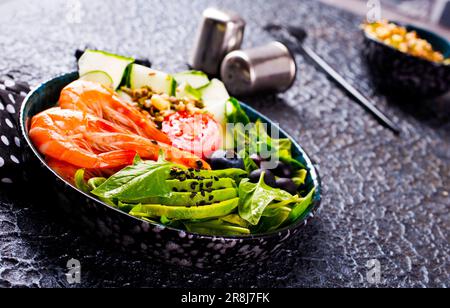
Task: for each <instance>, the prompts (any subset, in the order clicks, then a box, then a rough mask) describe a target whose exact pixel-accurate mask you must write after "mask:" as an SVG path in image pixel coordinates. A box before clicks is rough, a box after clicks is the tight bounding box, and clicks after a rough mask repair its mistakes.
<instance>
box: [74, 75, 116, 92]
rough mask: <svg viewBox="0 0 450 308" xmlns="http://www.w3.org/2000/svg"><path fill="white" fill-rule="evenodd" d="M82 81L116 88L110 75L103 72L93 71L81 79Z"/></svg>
mask: <svg viewBox="0 0 450 308" xmlns="http://www.w3.org/2000/svg"><path fill="white" fill-rule="evenodd" d="M80 80H86V81H93V82H98V83H100V84H102V85H104V86H105V87H108V88H112V89H113V88H114V81H113V79H112V78H111V76H109V74H108V73H106V72H103V71H92V72H89V73H86V74H84V75H83V76H81V77H80Z"/></svg>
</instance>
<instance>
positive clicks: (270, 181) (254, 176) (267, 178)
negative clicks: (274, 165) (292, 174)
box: [249, 169, 277, 187]
mask: <svg viewBox="0 0 450 308" xmlns="http://www.w3.org/2000/svg"><path fill="white" fill-rule="evenodd" d="M263 172H265V174H264V183H266V184H267V185H269V186H270V187H277V183H276V180H275V176H274V175H273V173H272V172H271V171H270V170H262V169H258V170H255V171H253V172H252V173H250V176H249V179H250V182H252V183H258V182H259V179H260V178H261V174H262V173H263Z"/></svg>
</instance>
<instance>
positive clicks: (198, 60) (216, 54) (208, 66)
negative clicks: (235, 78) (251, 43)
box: [189, 8, 245, 76]
mask: <svg viewBox="0 0 450 308" xmlns="http://www.w3.org/2000/svg"><path fill="white" fill-rule="evenodd" d="M244 30H245V21H244V20H243V19H242V18H241V17H240V16H239V15H238V14H236V13H234V12H230V11H224V10H219V9H215V8H208V9H206V10H205V11H204V12H203V19H202V21H201V23H200V26H199V29H198V33H197V37H196V40H195V43H194V47H193V50H192V54H191V59H190V61H189V65H190V66H191V67H192V68H193V69H196V70H200V71H203V72H205V73H207V74H208V75H211V76H218V75H219V74H220V65H221V63H222V60H223V58H224V57H225V56H226V55H227V54H228V53H229V52H231V51H233V50H236V49H239V48H240V47H241V44H242V40H243V38H244Z"/></svg>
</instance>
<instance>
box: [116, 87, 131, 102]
mask: <svg viewBox="0 0 450 308" xmlns="http://www.w3.org/2000/svg"><path fill="white" fill-rule="evenodd" d="M116 93H117V95H118V96H119V97H120V98H121V99H123V100H124V101H126V102H129V103H132V102H133V98H132V97H131V96H130V95H129V94H128V93H125V92H124V91H122V90H117V91H116Z"/></svg>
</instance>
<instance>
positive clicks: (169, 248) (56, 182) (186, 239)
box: [20, 73, 321, 268]
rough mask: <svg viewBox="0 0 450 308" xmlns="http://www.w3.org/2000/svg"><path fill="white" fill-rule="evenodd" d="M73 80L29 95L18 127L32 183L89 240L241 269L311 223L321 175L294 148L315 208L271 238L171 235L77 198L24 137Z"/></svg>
mask: <svg viewBox="0 0 450 308" xmlns="http://www.w3.org/2000/svg"><path fill="white" fill-rule="evenodd" d="M77 78H78V74H77V73H71V74H67V75H63V76H60V77H57V78H55V79H52V80H50V81H48V82H45V83H43V84H41V85H40V86H39V87H37V88H36V89H35V90H34V91H32V92H31V93H30V94H29V95H28V96H27V98H26V99H25V101H24V103H23V106H22V109H21V114H20V124H21V130H22V134H23V137H24V138H25V140H26V141H27V150H26V151H25V155H27V156H28V157H26V159H27V160H28V161H33V162H35V163H36V167H37V168H35V169H36V170H40V172H39V174H38V175H37V174H36V173H35V172H33V175H32V177H34V178H37V179H39V181H43V180H42V179H43V177H45V178H47V179H48V180H49V181H48V182H46V183H49V184H46V186H48V193H51V194H54V195H55V196H56V197H57V198H56V199H57V203H58V205H59V206H60V207H62V209H63V210H64V212H66V213H67V214H68V217H69V218H71V219H72V220H73V221H74V222H77V223H82V227H83V229H84V230H86V231H87V232H88V234H90V235H96V236H97V237H98V238H99V239H100V240H102V241H103V242H108V243H112V244H114V245H115V246H116V247H119V248H120V249H122V250H123V251H126V252H131V253H133V254H139V255H142V256H144V257H149V258H151V259H152V260H157V261H162V262H165V263H169V264H174V265H183V266H194V267H198V268H211V267H222V266H229V265H245V264H248V263H249V262H252V263H254V262H257V261H260V260H265V259H267V258H268V257H269V256H270V255H271V254H273V253H276V252H278V251H279V250H280V248H281V246H282V245H283V243H285V242H286V241H287V240H289V239H290V238H292V237H293V236H295V235H296V234H297V233H298V232H300V231H301V227H302V226H305V225H306V224H307V222H308V220H309V219H310V218H312V217H314V214H315V213H316V211H317V209H318V208H319V205H320V201H321V186H320V180H319V175H318V174H317V171H316V169H315V168H314V166H313V164H312V162H311V160H310V159H309V158H308V156H307V154H306V153H305V152H304V151H303V149H302V148H301V147H300V146H299V145H298V144H297V143H295V142H294V148H293V153H294V156H295V157H296V158H297V159H299V160H300V161H301V162H302V163H304V165H305V166H307V168H308V170H309V174H308V178H307V186H308V188H313V187H316V188H317V189H316V194H315V196H314V202H313V204H312V205H311V206H310V207H309V209H308V210H307V213H305V215H304V217H302V218H301V219H300V220H299V221H298V222H297V223H295V224H294V225H292V226H290V227H288V228H285V229H283V230H280V231H277V232H274V233H270V234H263V235H255V236H245V237H221V236H206V235H200V234H194V233H190V232H187V231H182V230H175V229H172V228H168V227H165V226H162V225H158V224H152V223H149V222H146V221H143V220H140V219H137V218H135V217H132V216H130V215H128V214H126V213H123V212H121V211H119V210H117V209H115V208H112V207H110V206H108V205H106V204H104V203H102V202H101V201H99V200H97V199H95V198H93V197H91V196H89V195H87V194H85V193H83V192H81V191H80V190H78V189H76V188H75V187H74V186H72V185H71V184H69V183H68V182H66V181H64V180H63V179H62V178H61V177H60V176H59V175H57V174H56V173H55V172H54V171H53V170H52V169H50V168H49V167H48V166H47V164H46V163H45V160H44V158H43V157H42V156H41V155H40V154H39V152H38V151H37V150H36V148H35V147H34V146H33V144H32V142H31V141H30V139H29V137H28V129H29V122H30V119H31V118H32V117H33V116H34V115H36V114H37V113H39V112H41V111H43V110H45V109H48V108H50V107H53V106H54V105H55V104H56V102H57V101H58V99H59V95H60V92H61V90H62V88H63V87H64V86H66V85H67V84H69V83H70V82H72V81H73V80H75V79H77ZM243 107H244V109H245V111H246V112H247V113H248V114H249V116H250V117H251V118H252V120H256V119H257V118H260V119H262V121H263V122H266V123H270V120H269V119H267V118H266V117H264V116H263V115H261V114H259V113H258V112H257V111H255V110H254V109H252V108H250V107H248V106H246V105H245V104H243ZM280 134H281V136H282V137H288V136H287V134H286V133H285V132H284V131H282V130H280ZM28 168H32V166H28ZM33 170H34V169H33ZM46 189H47V187H46Z"/></svg>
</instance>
